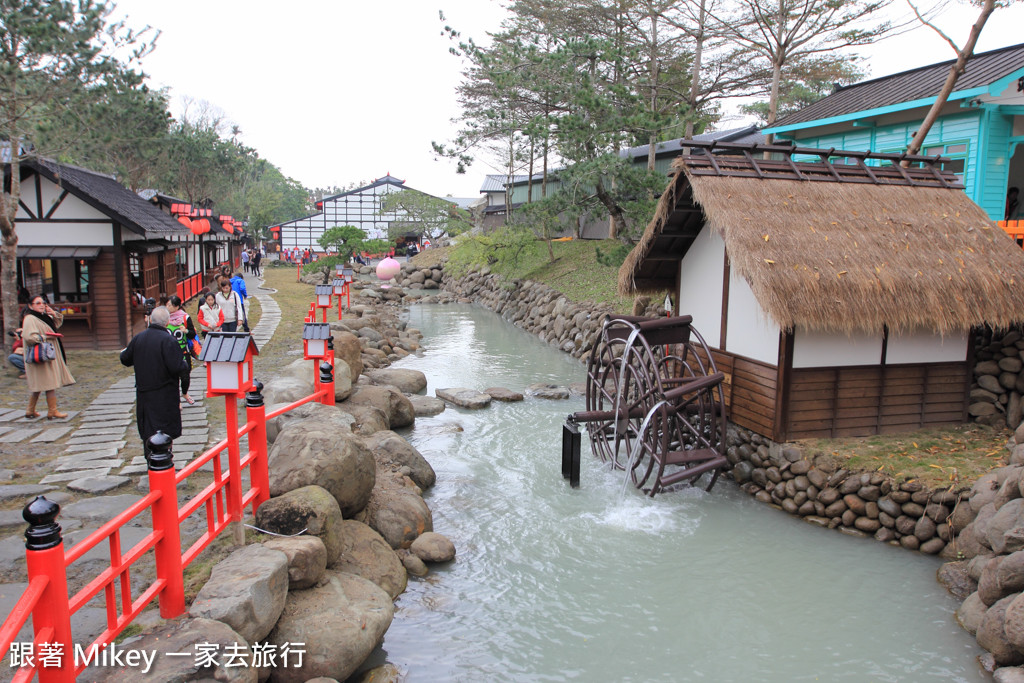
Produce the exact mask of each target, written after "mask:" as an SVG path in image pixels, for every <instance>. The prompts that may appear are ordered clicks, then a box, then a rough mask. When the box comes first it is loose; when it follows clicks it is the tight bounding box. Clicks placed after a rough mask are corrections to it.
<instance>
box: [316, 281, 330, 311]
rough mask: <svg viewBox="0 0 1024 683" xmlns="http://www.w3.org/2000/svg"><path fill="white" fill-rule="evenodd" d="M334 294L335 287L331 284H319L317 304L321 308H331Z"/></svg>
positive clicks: (317, 287)
mask: <svg viewBox="0 0 1024 683" xmlns="http://www.w3.org/2000/svg"><path fill="white" fill-rule="evenodd" d="M332 294H334V287H332V286H331V285H317V286H316V305H317V306H319V307H320V308H330V307H331V295H332Z"/></svg>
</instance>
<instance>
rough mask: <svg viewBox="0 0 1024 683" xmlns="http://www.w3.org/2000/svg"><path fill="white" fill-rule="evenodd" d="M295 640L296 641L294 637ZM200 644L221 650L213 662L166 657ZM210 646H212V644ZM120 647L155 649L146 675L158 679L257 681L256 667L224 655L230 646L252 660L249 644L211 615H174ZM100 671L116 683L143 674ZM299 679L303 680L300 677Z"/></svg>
mask: <svg viewBox="0 0 1024 683" xmlns="http://www.w3.org/2000/svg"><path fill="white" fill-rule="evenodd" d="M293 642H295V641H293ZM199 644H205V645H204V647H207V648H210V649H212V650H213V651H214V652H218V653H220V654H221V655H222V656H220V657H214V660H215V661H216V662H217V664H216V665H212V666H204V667H200V666H196V658H195V657H167V656H164V654H163V653H166V652H194V651H195V648H196V646H197V645H199ZM211 646H212V647H211ZM118 649H119V650H129V649H130V650H142V651H144V652H155V653H157V657H156V658H155V660H154V661H153V666H152V668H151V669H150V670H149V671H148V672H147V674H146V676H145V679H146V680H150V681H160V682H161V683H185V682H186V681H218V682H219V683H256V681H257V679H258V675H259V669H256V668H253V667H251V666H228V664H229V663H230V661H229V660H228V659H227V658H226V657H224V656H223V653H225V652H227V651H228V650H229V649H230V650H231V652H233V653H237V654H238V655H239V659H240V660H241V661H244V662H246V663H249V662H252V650H251V649H250V648H249V644H248V643H246V641H245V639H244V638H242V636H240V635H239V634H238V633H236V632H235V631H233V630H232V629H231V627H230V626H228V625H227V624H224V623H221V622H219V621H214V620H213V619H175V620H173V621H167V622H164V623H163V624H161V625H160V626H157V627H156V628H154V629H152V630H149V631H146V632H145V633H143V634H142V635H140V636H136V637H134V638H127V639H125V640H124V641H123V642H121V643H119V645H118ZM91 671H92V670H90V669H87V670H86V671H85V673H84V675H83V677H84V678H90V673H91ZM96 671H97V672H102V675H101V676H100V677H99V678H100V679H101V680H103V681H108V682H116V683H137V681H139V679H140V678H142V676H141V675H140V673H139V672H140V670H139V669H138V668H137V667H128V666H124V667H110V668H103V669H96ZM298 680H303V681H304V680H306V679H305V678H301V679H298Z"/></svg>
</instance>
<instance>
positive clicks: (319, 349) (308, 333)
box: [302, 323, 331, 360]
mask: <svg viewBox="0 0 1024 683" xmlns="http://www.w3.org/2000/svg"><path fill="white" fill-rule="evenodd" d="M330 338H331V325H330V323H306V324H305V325H303V326H302V355H303V360H325V359H326V358H328V356H329V350H328V348H327V340H328V339H330Z"/></svg>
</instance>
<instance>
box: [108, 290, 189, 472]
mask: <svg viewBox="0 0 1024 683" xmlns="http://www.w3.org/2000/svg"><path fill="white" fill-rule="evenodd" d="M170 319H171V314H170V312H169V311H168V310H167V308H165V307H164V306H157V307H156V308H154V309H153V312H152V313H151V314H150V316H149V327H147V328H146V329H145V330H143V331H142V332H140V333H139V334H137V335H135V336H134V337H133V338H132V340H131V341H130V342H128V346H127V347H126V348H125V349H124V351H122V352H121V363H122V364H123V365H126V366H128V367H133V366H134V368H135V417H136V420H137V421H138V428H139V436H140V437H142V448H143V452H144V453H146V454H147V455H148V454H149V443H148V440H149V437H151V436H153V435H154V434H156V433H157V432H158V431H161V432H163V433H164V434H166V435H167V436H169V437H170V438H172V439H176V438H178V437H179V436H181V408H180V406H179V404H178V381H179V378H180V377H181V373H182V371H183V370H184V369H185V368H186V367H187V365H186V364H185V358H184V357H183V356H182V355H181V347H179V346H178V342H177V341H175V339H174V337H172V336H171V335H170V333H168V331H167V325H168V324H169V323H170Z"/></svg>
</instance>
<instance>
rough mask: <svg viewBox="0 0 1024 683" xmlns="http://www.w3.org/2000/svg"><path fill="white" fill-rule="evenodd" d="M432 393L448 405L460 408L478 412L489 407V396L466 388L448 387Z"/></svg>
mask: <svg viewBox="0 0 1024 683" xmlns="http://www.w3.org/2000/svg"><path fill="white" fill-rule="evenodd" d="M434 393H435V394H436V395H437V397H438V398H440V399H444V400H445V401H447V402H448V403H451V404H453V405H457V406H458V407H460V408H469V409H470V410H479V409H481V408H486V407H487V406H489V405H491V397H490V395H488V394H485V393H483V392H481V391H477V390H476V389H468V388H466V387H449V388H446V389H435V390H434Z"/></svg>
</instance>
